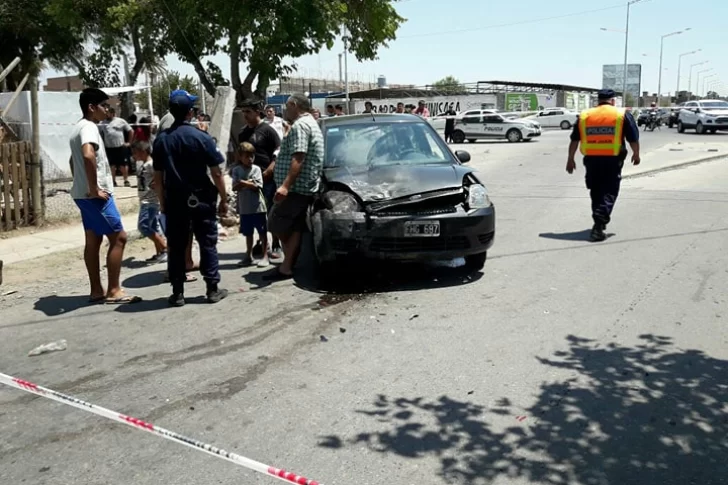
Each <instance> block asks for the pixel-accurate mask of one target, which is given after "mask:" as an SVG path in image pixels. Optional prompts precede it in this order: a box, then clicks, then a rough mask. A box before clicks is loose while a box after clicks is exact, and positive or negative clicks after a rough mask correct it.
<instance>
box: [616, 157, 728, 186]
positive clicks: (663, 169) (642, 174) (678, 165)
mask: <svg viewBox="0 0 728 485" xmlns="http://www.w3.org/2000/svg"><path fill="white" fill-rule="evenodd" d="M724 158H728V154H725V153H724V154H722V155H713V156H710V157H705V158H698V159H696V160H690V161H687V162H681V163H676V164H675V165H670V166H668V167H660V168H654V169H650V170H645V171H644V172H638V173H632V174H628V175H622V180H625V179H633V178H638V177H647V176H649V175H654V174H656V173H660V172H668V171H670V170H680V169H683V168H686V167H690V166H692V165H699V164H701V163H706V162H713V161H716V160H721V159H724Z"/></svg>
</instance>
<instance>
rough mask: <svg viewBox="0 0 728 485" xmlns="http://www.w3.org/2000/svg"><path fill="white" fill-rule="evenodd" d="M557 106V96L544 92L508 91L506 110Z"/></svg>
mask: <svg viewBox="0 0 728 485" xmlns="http://www.w3.org/2000/svg"><path fill="white" fill-rule="evenodd" d="M554 107H556V96H555V95H552V94H543V93H506V103H505V110H506V111H539V110H542V109H544V108H554Z"/></svg>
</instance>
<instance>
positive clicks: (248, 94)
mask: <svg viewBox="0 0 728 485" xmlns="http://www.w3.org/2000/svg"><path fill="white" fill-rule="evenodd" d="M258 74H259V73H258V71H257V70H256V69H254V68H253V67H252V66H251V67H250V70H249V71H248V75H247V76H245V80H244V81H243V84H242V85H241V87H240V90H236V91H237V92H238V96H239V97H241V96H242V98H243V99H252V98H253V97H254V95H255V93H254V92H253V81H255V78H256V77H257V76H258Z"/></svg>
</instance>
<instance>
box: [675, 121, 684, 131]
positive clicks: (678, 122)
mask: <svg viewBox="0 0 728 485" xmlns="http://www.w3.org/2000/svg"><path fill="white" fill-rule="evenodd" d="M677 132H678V133H685V125H683V122H682V121H680V120H678V121H677Z"/></svg>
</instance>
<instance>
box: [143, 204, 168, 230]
mask: <svg viewBox="0 0 728 485" xmlns="http://www.w3.org/2000/svg"><path fill="white" fill-rule="evenodd" d="M159 216H160V214H159V205H157V204H141V205H140V206H139V220H138V221H137V229H139V232H140V233H141V234H142V236H144V237H151V236H153V235H154V234H163V232H162V225H161V224H160V222H159Z"/></svg>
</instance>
